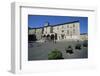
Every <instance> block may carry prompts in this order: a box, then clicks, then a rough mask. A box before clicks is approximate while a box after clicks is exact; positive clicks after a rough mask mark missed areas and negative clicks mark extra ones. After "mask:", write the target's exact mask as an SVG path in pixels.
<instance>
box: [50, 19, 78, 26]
mask: <svg viewBox="0 0 100 76" xmlns="http://www.w3.org/2000/svg"><path fill="white" fill-rule="evenodd" d="M76 22H79V20H77V21H73V22H66V23H61V24H56V25H51V26H53V27H54V26H60V25H64V24H70V23H76Z"/></svg>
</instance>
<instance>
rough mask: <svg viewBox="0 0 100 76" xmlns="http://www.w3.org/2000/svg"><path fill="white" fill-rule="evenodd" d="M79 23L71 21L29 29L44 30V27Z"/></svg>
mask: <svg viewBox="0 0 100 76" xmlns="http://www.w3.org/2000/svg"><path fill="white" fill-rule="evenodd" d="M76 22H79V20H77V21H73V22H66V23H61V24H55V25H48V26H43V27H36V28H31V29H40V28H44V27H49V26H50V27H54V26H60V25H64V24H70V23H76Z"/></svg>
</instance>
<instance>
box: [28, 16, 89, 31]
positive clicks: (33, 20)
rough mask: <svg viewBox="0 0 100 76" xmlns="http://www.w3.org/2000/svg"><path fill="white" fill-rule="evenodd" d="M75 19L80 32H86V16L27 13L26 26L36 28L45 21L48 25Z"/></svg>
mask: <svg viewBox="0 0 100 76" xmlns="http://www.w3.org/2000/svg"><path fill="white" fill-rule="evenodd" d="M77 20H79V22H80V32H81V33H88V17H75V16H50V15H49V16H47V15H28V26H29V27H31V28H37V27H43V26H44V24H45V23H46V22H49V24H50V25H55V24H60V23H66V22H73V21H77Z"/></svg>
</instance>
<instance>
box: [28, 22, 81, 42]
mask: <svg viewBox="0 0 100 76" xmlns="http://www.w3.org/2000/svg"><path fill="white" fill-rule="evenodd" d="M28 33H29V35H35V36H36V39H37V40H41V39H49V40H50V39H55V40H66V39H76V40H79V39H80V22H79V21H73V22H67V23H61V24H56V25H50V24H49V23H45V25H44V26H43V27H38V28H31V29H29V31H28Z"/></svg>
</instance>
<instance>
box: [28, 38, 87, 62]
mask: <svg viewBox="0 0 100 76" xmlns="http://www.w3.org/2000/svg"><path fill="white" fill-rule="evenodd" d="M77 43H79V44H81V48H82V49H80V50H78V49H75V46H76V44H77ZM82 43H83V42H82V41H79V42H77V41H74V40H68V41H67V40H61V41H56V43H54V42H53V41H46V42H43V41H37V42H32V43H28V60H48V54H49V53H50V52H51V51H53V50H54V49H58V50H59V51H61V52H62V55H63V58H64V59H79V58H87V57H88V48H87V47H83V46H82ZM69 45H70V46H71V47H72V48H73V53H72V54H70V53H66V50H65V48H67V47H68V46H69Z"/></svg>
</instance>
